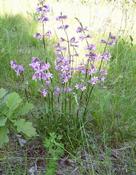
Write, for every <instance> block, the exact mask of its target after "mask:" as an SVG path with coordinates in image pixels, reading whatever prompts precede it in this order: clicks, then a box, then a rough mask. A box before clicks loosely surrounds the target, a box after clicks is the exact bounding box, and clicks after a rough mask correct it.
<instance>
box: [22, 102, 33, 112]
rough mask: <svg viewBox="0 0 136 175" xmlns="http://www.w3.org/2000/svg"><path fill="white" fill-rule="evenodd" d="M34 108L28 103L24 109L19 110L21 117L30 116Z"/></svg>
mask: <svg viewBox="0 0 136 175" xmlns="http://www.w3.org/2000/svg"><path fill="white" fill-rule="evenodd" d="M33 108H34V106H33V104H32V103H28V102H26V103H25V105H24V106H23V107H21V109H20V110H19V115H25V114H28V112H30V111H31V110H32V109H33Z"/></svg>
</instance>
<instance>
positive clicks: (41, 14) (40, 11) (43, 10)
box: [36, 0, 50, 23]
mask: <svg viewBox="0 0 136 175" xmlns="http://www.w3.org/2000/svg"><path fill="white" fill-rule="evenodd" d="M36 12H37V15H38V21H39V22H42V23H46V22H47V21H49V18H48V15H47V14H48V13H49V12H50V7H49V5H47V4H45V1H44V0H42V1H40V0H39V3H38V6H37V8H36Z"/></svg>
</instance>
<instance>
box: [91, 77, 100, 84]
mask: <svg viewBox="0 0 136 175" xmlns="http://www.w3.org/2000/svg"><path fill="white" fill-rule="evenodd" d="M98 81H99V78H98V77H95V76H94V77H92V78H91V80H90V81H89V83H91V84H92V85H95V84H97V82H98Z"/></svg>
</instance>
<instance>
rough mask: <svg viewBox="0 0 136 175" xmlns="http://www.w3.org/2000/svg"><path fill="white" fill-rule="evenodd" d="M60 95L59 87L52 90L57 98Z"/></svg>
mask: <svg viewBox="0 0 136 175" xmlns="http://www.w3.org/2000/svg"><path fill="white" fill-rule="evenodd" d="M60 93H61V89H60V88H59V87H55V88H54V95H56V96H59V95H60Z"/></svg>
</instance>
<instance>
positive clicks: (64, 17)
mask: <svg viewBox="0 0 136 175" xmlns="http://www.w3.org/2000/svg"><path fill="white" fill-rule="evenodd" d="M64 19H67V16H66V15H62V12H61V13H60V16H58V17H57V18H56V20H57V21H62V20H64Z"/></svg>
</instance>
